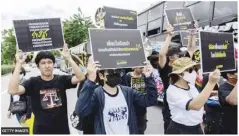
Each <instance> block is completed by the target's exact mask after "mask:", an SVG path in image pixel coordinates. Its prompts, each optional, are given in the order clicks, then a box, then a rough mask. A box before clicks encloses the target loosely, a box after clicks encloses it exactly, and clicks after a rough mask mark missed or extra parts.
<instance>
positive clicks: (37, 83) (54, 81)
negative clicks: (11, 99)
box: [8, 44, 84, 134]
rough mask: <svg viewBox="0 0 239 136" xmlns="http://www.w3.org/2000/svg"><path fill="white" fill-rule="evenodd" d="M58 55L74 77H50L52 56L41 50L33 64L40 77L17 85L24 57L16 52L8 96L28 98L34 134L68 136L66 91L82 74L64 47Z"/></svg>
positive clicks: (53, 59) (65, 46)
mask: <svg viewBox="0 0 239 136" xmlns="http://www.w3.org/2000/svg"><path fill="white" fill-rule="evenodd" d="M62 56H63V57H64V58H65V59H66V60H67V61H68V62H69V64H70V65H71V66H72V68H73V70H74V73H75V75H76V76H71V75H53V69H54V63H55V57H54V55H53V54H52V53H51V52H49V51H41V52H39V53H38V54H37V56H36V58H35V63H36V65H37V67H38V68H39V70H40V72H41V75H40V76H37V77H31V78H30V79H28V80H26V81H25V82H23V83H22V84H21V85H20V82H19V80H18V79H19V74H20V68H21V67H22V64H23V63H24V62H25V59H26V55H23V53H22V52H21V51H19V50H18V51H17V53H16V61H17V63H16V67H15V70H14V73H13V76H12V78H11V80H10V82H9V87H8V92H9V93H10V94H12V95H15V94H18V95H21V94H26V95H28V96H30V97H31V103H32V111H33V113H34V115H35V120H34V130H33V133H34V134H69V133H70V131H69V126H68V116H67V98H66V90H67V89H70V88H75V87H76V85H77V84H78V83H79V82H80V81H81V80H83V79H84V74H83V73H82V72H81V70H80V68H79V67H78V66H77V64H76V63H75V62H74V61H73V59H72V58H71V55H70V53H69V50H68V47H67V45H66V44H65V45H64V48H63V51H62Z"/></svg>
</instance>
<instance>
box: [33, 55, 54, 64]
mask: <svg viewBox="0 0 239 136" xmlns="http://www.w3.org/2000/svg"><path fill="white" fill-rule="evenodd" d="M42 59H51V60H52V61H53V63H55V56H54V55H53V53H52V52H50V51H41V52H39V53H38V54H37V56H36V58H35V63H36V64H37V66H39V63H40V61H41V60H42Z"/></svg>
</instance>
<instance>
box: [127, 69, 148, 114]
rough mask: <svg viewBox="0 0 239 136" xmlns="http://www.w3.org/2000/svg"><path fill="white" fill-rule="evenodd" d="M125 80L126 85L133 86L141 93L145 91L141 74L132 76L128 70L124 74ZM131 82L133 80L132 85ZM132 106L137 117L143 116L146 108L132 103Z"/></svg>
mask: <svg viewBox="0 0 239 136" xmlns="http://www.w3.org/2000/svg"><path fill="white" fill-rule="evenodd" d="M126 82H127V86H129V87H132V88H135V89H136V90H138V91H139V92H141V93H146V92H145V91H146V90H145V83H144V76H143V75H142V76H141V77H139V78H134V77H132V75H131V74H130V72H129V73H127V74H126ZM132 82H133V86H132V85H131V83H132ZM134 107H135V113H136V116H137V117H138V116H144V115H145V114H146V112H147V109H146V108H144V107H140V106H138V105H134Z"/></svg>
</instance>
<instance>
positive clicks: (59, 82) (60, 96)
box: [22, 75, 77, 129]
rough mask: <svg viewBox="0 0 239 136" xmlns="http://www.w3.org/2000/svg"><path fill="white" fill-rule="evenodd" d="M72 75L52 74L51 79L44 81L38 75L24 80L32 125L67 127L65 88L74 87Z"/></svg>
mask: <svg viewBox="0 0 239 136" xmlns="http://www.w3.org/2000/svg"><path fill="white" fill-rule="evenodd" d="M71 79H72V76H69V75H54V78H53V79H52V80H51V81H44V80H42V79H41V77H40V76H38V77H32V78H30V79H29V80H26V81H25V82H24V83H23V84H22V86H24V87H25V90H26V95H28V96H30V97H31V103H32V111H33V113H34V115H35V120H34V125H39V126H47V127H51V126H55V127H60V128H62V127H64V128H66V129H67V128H69V127H68V117H67V98H66V89H70V88H75V87H76V86H77V85H73V84H72V83H71Z"/></svg>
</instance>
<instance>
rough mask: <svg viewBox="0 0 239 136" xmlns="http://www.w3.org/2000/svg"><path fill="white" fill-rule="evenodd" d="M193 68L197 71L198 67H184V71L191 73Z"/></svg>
mask: <svg viewBox="0 0 239 136" xmlns="http://www.w3.org/2000/svg"><path fill="white" fill-rule="evenodd" d="M193 70H194V71H196V72H198V68H196V67H192V68H188V69H186V70H185V71H187V72H188V73H192V72H193Z"/></svg>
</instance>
